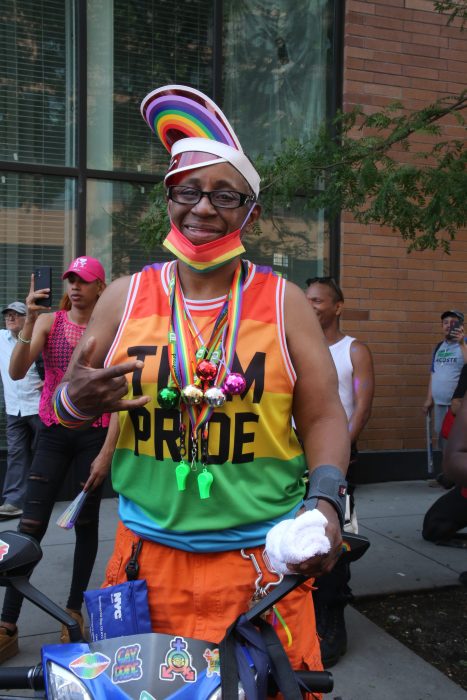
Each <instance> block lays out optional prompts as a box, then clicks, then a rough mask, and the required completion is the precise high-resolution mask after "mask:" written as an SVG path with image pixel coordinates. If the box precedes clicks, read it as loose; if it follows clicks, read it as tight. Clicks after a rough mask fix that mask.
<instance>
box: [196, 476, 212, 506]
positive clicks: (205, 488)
mask: <svg viewBox="0 0 467 700" xmlns="http://www.w3.org/2000/svg"><path fill="white" fill-rule="evenodd" d="M213 481H214V477H213V475H212V474H211V472H208V470H207V469H206V468H204V469H203V471H202V472H201V474H198V490H199V497H200V498H201V499H202V500H204V499H206V498H209V496H210V495H211V494H210V492H211V486H212V482H213Z"/></svg>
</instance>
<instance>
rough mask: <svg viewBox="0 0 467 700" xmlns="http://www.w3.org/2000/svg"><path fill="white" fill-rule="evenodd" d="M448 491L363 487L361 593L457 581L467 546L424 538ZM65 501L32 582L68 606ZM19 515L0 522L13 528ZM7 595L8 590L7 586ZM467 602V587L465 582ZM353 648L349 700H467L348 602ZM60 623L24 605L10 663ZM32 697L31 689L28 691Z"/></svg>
mask: <svg viewBox="0 0 467 700" xmlns="http://www.w3.org/2000/svg"><path fill="white" fill-rule="evenodd" d="M443 493H445V491H444V489H441V488H439V487H435V488H430V487H429V486H428V483H427V482H426V481H407V482H389V483H382V484H373V485H364V486H360V487H358V490H357V495H356V500H357V510H358V519H359V523H360V532H361V534H363V535H366V536H367V537H368V538H369V539H370V541H371V547H370V549H369V550H368V552H367V553H366V554H365V556H364V557H363V558H362V559H361V560H360V561H359V562H357V563H356V564H355V565H353V568H352V588H353V591H354V594H355V596H357V597H358V596H366V595H380V594H381V593H394V592H403V591H413V590H423V589H430V588H436V587H443V586H452V585H457V584H458V576H459V573H460V572H461V571H465V570H466V569H467V551H466V550H462V549H455V548H451V547H439V546H436V545H434V544H430V543H429V542H425V541H424V540H423V539H422V537H421V524H422V519H423V515H424V513H425V512H426V510H427V509H428V508H429V506H430V505H431V504H432V503H433V502H434V501H435V500H436V499H437V498H438V497H439V496H441V495H442V494H443ZM66 505H67V504H66V503H58V504H57V505H56V507H55V509H54V513H53V517H52V520H51V525H50V527H49V530H48V532H47V535H46V537H45V538H44V542H43V550H44V557H43V560H42V562H41V563H40V564H39V565H38V567H37V569H36V571H35V572H34V574H33V577H32V579H31V581H32V583H33V584H34V585H35V586H37V587H38V588H39V589H40V590H41V591H43V592H44V593H46V594H47V595H48V596H49V597H50V598H52V599H53V600H54V601H55V602H56V603H58V604H59V605H61V606H64V605H65V602H66V600H65V598H66V594H67V591H68V587H69V581H70V571H71V561H72V556H73V542H74V535H73V531H71V532H70V531H66V530H62V529H60V528H59V527H56V526H55V525H54V523H55V520H56V519H57V517H58V515H59V514H60V513H61V512H62V511H63V510H64V509H65V507H66ZM116 520H117V501H116V500H115V499H105V500H104V501H103V502H102V507H101V526H100V547H99V554H98V559H97V562H96V566H95V568H94V573H93V577H92V580H91V584H90V587H91V588H97V587H98V586H99V585H100V582H101V580H102V577H103V573H104V568H105V564H106V561H107V559H108V557H109V555H110V552H111V550H112V545H113V536H114V532H115V526H116ZM16 525H17V520H11V521H3V522H0V531H2V530H14V529H15V528H16ZM0 595H1V600H3V591H1V593H0ZM466 601H467V589H466ZM347 623H348V624H347V626H348V633H349V651H348V653H347V654H346V656H345V657H344V658H343V659H342V660H341V661H340V662H339V664H338V665H337V666H335V667H334V668H333V669H331V670H332V674H333V676H334V680H335V685H334V691H333V692H332V693H331V694H329V695H327V696H325V697H326V698H330V700H331V698H334V697H342V700H396V698H397V700H429V699H431V698H436V699H437V700H466V698H467V692H466V691H464V690H463V689H462V688H460V686H458V685H456V684H455V683H453V682H452V681H451V680H449V678H447V676H444V675H443V674H442V673H440V672H439V671H437V670H436V669H435V668H433V667H432V666H430V664H428V663H426V662H425V661H423V660H422V659H421V658H420V657H418V656H416V655H415V654H414V653H413V652H411V651H410V650H409V649H408V648H407V647H405V646H404V645H402V644H400V643H399V642H397V641H396V640H395V639H394V638H393V637H391V636H390V635H388V634H387V633H385V632H384V631H383V630H381V629H380V628H379V627H377V626H376V625H374V624H373V623H372V622H370V621H369V620H368V619H367V618H366V617H364V616H363V615H361V614H360V613H358V612H357V611H356V610H354V609H353V608H348V613H347ZM59 628H60V625H59V624H58V623H57V622H55V620H53V619H52V618H50V617H48V616H47V615H46V614H45V613H43V612H42V611H41V610H38V609H37V608H36V607H34V606H33V605H31V604H30V603H28V602H27V601H26V602H25V604H24V607H23V611H22V613H21V617H20V621H19V631H20V648H21V653H20V654H19V655H18V656H17V657H15V658H14V659H12V660H11V662H9V665H15V666H23V665H24V666H26V665H29V664H31V665H32V664H34V663H36V662H37V661H38V659H39V655H40V648H41V646H42V645H43V644H55V643H57V642H58V636H59ZM25 697H27V695H26V694H25Z"/></svg>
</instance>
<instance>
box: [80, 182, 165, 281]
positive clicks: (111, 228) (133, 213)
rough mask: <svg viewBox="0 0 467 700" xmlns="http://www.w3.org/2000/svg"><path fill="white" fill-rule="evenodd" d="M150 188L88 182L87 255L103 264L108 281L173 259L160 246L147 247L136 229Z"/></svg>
mask: <svg viewBox="0 0 467 700" xmlns="http://www.w3.org/2000/svg"><path fill="white" fill-rule="evenodd" d="M150 188H151V185H149V186H148V185H141V184H136V183H131V182H120V181H117V182H116V181H112V182H110V181H106V180H89V181H88V197H87V231H88V242H87V253H88V254H89V255H92V256H93V257H96V258H99V260H101V261H102V264H103V265H104V267H105V270H106V274H107V281H108V282H109V281H110V280H111V279H115V278H117V277H121V276H122V275H128V274H132V273H133V272H138V271H139V270H141V268H142V267H144V265H147V264H149V263H152V262H154V261H155V260H169V259H171V257H172V256H171V255H170V254H169V253H167V252H164V249H163V248H161V247H160V246H156V247H152V248H147V247H146V246H145V243H144V240H143V237H142V233H141V230H140V228H139V226H138V223H139V220H140V218H141V215H142V214H143V213H144V211H145V210H146V208H147V207H148V204H149V199H148V193H149V190H150Z"/></svg>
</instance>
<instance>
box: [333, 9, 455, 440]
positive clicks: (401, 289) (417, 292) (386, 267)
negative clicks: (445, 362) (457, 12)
mask: <svg viewBox="0 0 467 700" xmlns="http://www.w3.org/2000/svg"><path fill="white" fill-rule="evenodd" d="M344 42H345V54H344V86H343V90H344V108H351V107H352V105H355V104H360V105H363V106H364V107H365V111H367V112H371V111H378V110H380V109H381V108H383V107H384V106H385V105H387V104H388V103H389V102H391V101H393V100H398V101H401V102H402V103H403V104H404V105H405V106H406V107H407V108H408V109H411V110H412V109H419V108H421V107H422V106H424V105H426V104H429V103H430V102H433V101H434V100H435V99H438V98H439V97H442V96H444V95H446V94H450V93H456V92H457V93H458V92H460V91H461V90H462V89H464V88H465V87H466V82H467V81H466V76H467V32H466V31H464V33H461V32H460V30H459V28H458V25H457V26H456V25H454V24H453V25H451V26H450V27H448V26H447V23H446V17H444V16H442V15H439V14H438V13H436V12H435V11H434V10H433V3H432V2H431V1H430V0H375V1H374V2H362V1H360V2H358V1H357V0H347V2H346V24H345V40H344ZM443 129H444V132H445V133H446V134H449V135H450V136H451V135H457V136H459V134H460V132H459V128H458V127H456V125H455V123H454V121H453V120H452V119H446V120H445V121H444V122H443ZM429 142H430V138H429V137H427V136H418V137H417V147H420V150H422V149H423V148H424V147H426V146H427V145H428V144H429ZM400 155H401V158H406V157H407V155H406V154H402V153H401V154H400ZM341 282H342V286H343V289H344V293H345V297H346V311H345V316H344V320H343V324H342V328H343V330H345V332H347V333H349V334H351V335H356V336H357V337H358V338H359V339H361V340H364V341H366V342H368V344H369V346H370V348H371V350H372V352H373V357H374V361H375V371H376V395H375V400H374V406H373V414H372V417H371V419H370V422H369V423H368V425H367V427H366V429H365V432H364V433H363V435H362V438H361V440H360V447H361V448H362V449H367V450H406V449H423V448H424V446H425V422H424V417H423V413H422V411H421V406H422V404H423V402H424V399H425V396H426V387H427V382H428V377H429V366H430V359H431V351H432V348H433V346H434V345H435V344H436V342H438V340H439V339H441V333H440V330H441V322H440V319H439V317H440V313H441V312H442V311H444V310H446V309H451V308H454V309H461V310H463V311H464V312H466V314H467V231H465V230H463V231H459V232H458V234H457V236H456V240H455V241H454V243H452V246H451V254H450V255H447V254H445V253H442V252H432V251H425V252H416V253H410V254H408V253H407V251H406V245H405V244H404V242H403V241H402V239H401V238H400V237H399V235H398V234H397V233H394V232H392V231H391V230H388V229H386V228H383V227H380V226H362V225H360V224H356V223H355V222H354V221H352V218H351V217H350V216H349V215H344V216H343V220H342V247H341Z"/></svg>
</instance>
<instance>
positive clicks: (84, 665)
mask: <svg viewBox="0 0 467 700" xmlns="http://www.w3.org/2000/svg"><path fill="white" fill-rule="evenodd" d="M110 663H111V662H110V659H109V657H108V656H106V655H105V654H100V653H99V652H96V653H95V654H83V655H82V656H79V657H78V658H77V659H75V660H74V661H72V662H71V663H70V664H69V666H68V668H69V669H70V671H73V673H74V674H75V676H78V678H82V679H83V680H84V681H92V680H93V679H94V678H97V676H100V675H101V673H104V671H105V669H106V668H107V667H108V666H109V664H110Z"/></svg>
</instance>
